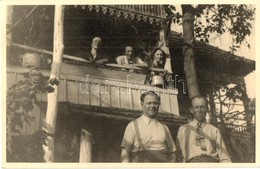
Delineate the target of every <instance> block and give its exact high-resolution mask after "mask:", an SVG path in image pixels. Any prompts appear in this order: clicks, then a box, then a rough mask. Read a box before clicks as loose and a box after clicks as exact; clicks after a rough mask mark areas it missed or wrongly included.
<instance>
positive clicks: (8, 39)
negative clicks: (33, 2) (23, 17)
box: [6, 5, 13, 57]
mask: <svg viewBox="0 0 260 169" xmlns="http://www.w3.org/2000/svg"><path fill="white" fill-rule="evenodd" d="M6 12H7V15H6V32H8V31H9V30H10V29H11V27H12V25H13V6H11V5H10V6H7V11H6ZM11 43H12V32H9V33H7V34H6V46H7V49H6V56H7V57H8V56H9V53H10V47H11Z"/></svg>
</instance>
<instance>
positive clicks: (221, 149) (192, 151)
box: [176, 119, 231, 162]
mask: <svg viewBox="0 0 260 169" xmlns="http://www.w3.org/2000/svg"><path fill="white" fill-rule="evenodd" d="M197 125H198V121H197V120H196V119H194V120H193V121H191V122H189V123H188V124H184V125H182V126H180V128H179V131H178V134H177V142H176V144H177V147H178V148H177V149H178V150H180V151H181V152H182V156H183V161H189V160H190V159H191V158H193V157H197V156H200V155H208V156H210V157H212V158H214V159H216V160H219V161H220V162H231V160H230V157H229V154H228V152H227V149H226V147H225V144H224V141H223V139H222V136H221V133H220V131H219V129H218V128H216V127H214V126H213V125H211V124H208V123H203V124H202V131H203V133H204V141H205V146H206V150H202V149H201V147H200V146H199V145H196V135H197V133H196V129H197Z"/></svg>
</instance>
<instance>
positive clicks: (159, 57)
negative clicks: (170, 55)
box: [150, 48, 166, 69]
mask: <svg viewBox="0 0 260 169" xmlns="http://www.w3.org/2000/svg"><path fill="white" fill-rule="evenodd" d="M165 62H166V53H165V52H164V51H163V50H162V49H160V48H155V49H154V50H153V52H152V54H151V65H150V67H152V68H160V69H163V68H164V65H165Z"/></svg>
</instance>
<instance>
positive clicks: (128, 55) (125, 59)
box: [116, 46, 147, 66]
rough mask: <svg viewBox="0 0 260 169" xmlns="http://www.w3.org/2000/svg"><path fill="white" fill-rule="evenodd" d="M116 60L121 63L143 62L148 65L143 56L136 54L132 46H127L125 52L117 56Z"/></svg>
mask: <svg viewBox="0 0 260 169" xmlns="http://www.w3.org/2000/svg"><path fill="white" fill-rule="evenodd" d="M116 62H117V64H119V65H129V64H142V65H144V66H145V65H146V66H147V64H146V63H145V62H144V61H143V60H142V59H141V58H139V57H137V56H134V54H133V47H132V46H126V47H125V54H124V55H120V56H118V57H116Z"/></svg>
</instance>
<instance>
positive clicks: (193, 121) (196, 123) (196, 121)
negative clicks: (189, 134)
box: [190, 119, 206, 127]
mask: <svg viewBox="0 0 260 169" xmlns="http://www.w3.org/2000/svg"><path fill="white" fill-rule="evenodd" d="M198 122H199V121H198V120H196V119H193V120H192V121H191V122H190V124H191V126H193V127H197V126H198ZM205 124H206V121H204V122H202V125H201V126H202V127H203V126H204V125H205Z"/></svg>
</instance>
